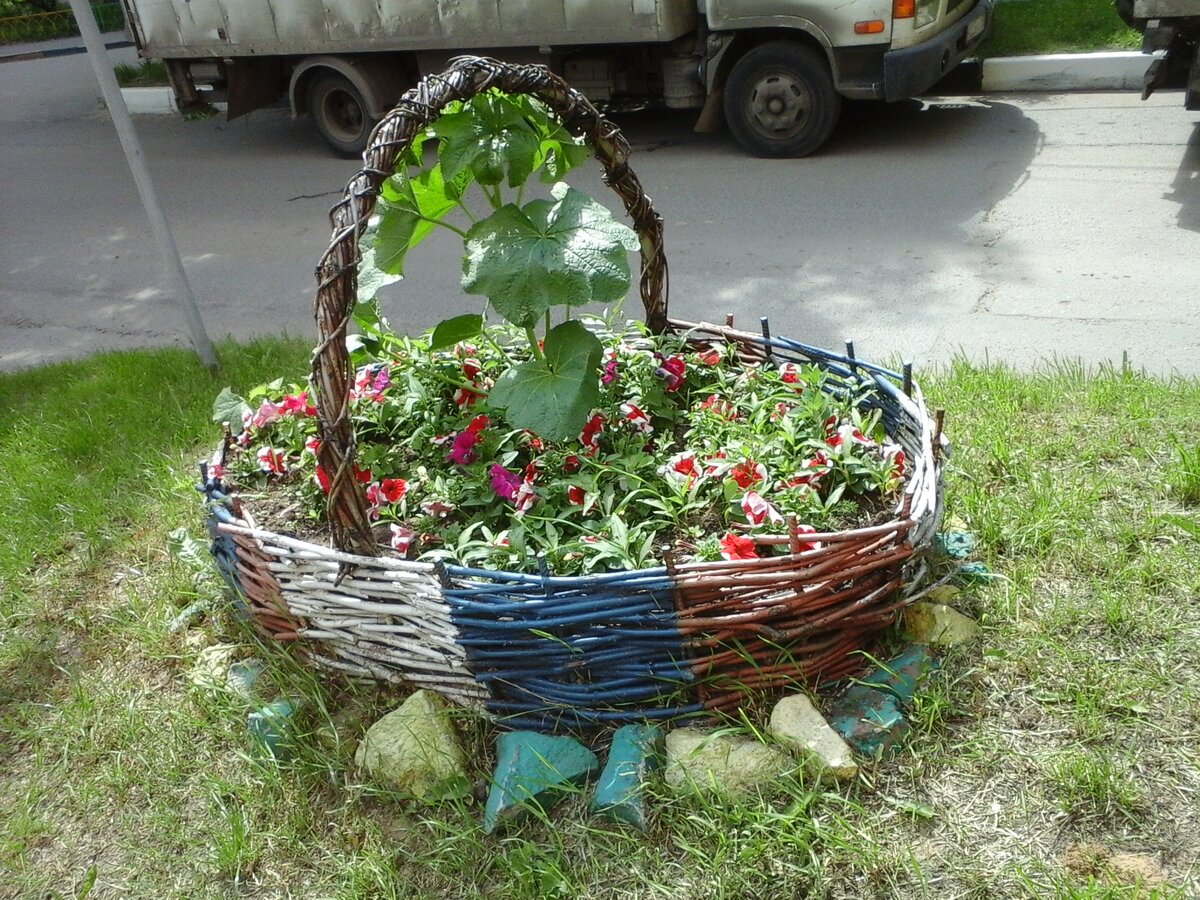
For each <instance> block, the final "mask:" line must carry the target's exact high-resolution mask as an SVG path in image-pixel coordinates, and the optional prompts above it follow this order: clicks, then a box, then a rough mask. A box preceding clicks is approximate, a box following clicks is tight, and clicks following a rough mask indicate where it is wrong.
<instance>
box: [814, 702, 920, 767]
mask: <svg viewBox="0 0 1200 900" xmlns="http://www.w3.org/2000/svg"><path fill="white" fill-rule="evenodd" d="M828 720H829V725H830V727H832V728H833V730H834V731H836V732H837V733H838V734H840V735H841V736H842V740H844V741H845V742H846V743H847V744H849V745H850V746H851V747H852V748H853V749H854V752H856V753H858V754H860V755H862V756H866V757H869V758H871V759H878V758H879V757H880V756H882V755H883V754H884V753H885V752H886V751H887V750H889V749H891V748H892V747H893V746H894V745H895V744H897V743H898V742H899V741H901V740H902V739H903V738H904V737H905V736H906V735H907V734H908V732H909V731H910V730H911V728H912V726H910V725H909V724H908V720H907V719H905V718H904V713H903V712H902V711H901V709H900V702H899V701H898V700H897V699H896V697H895V696H894V695H893V694H885V693H883V692H882V691H877V690H875V689H874V688H870V687H866V686H864V685H861V684H856V685H855V686H854V687H852V688H850V690H848V691H847V692H846V693H845V694H843V695H842V696H841V697H840V698H839V699H838V700H837V701H836V702H835V703H834V704H833V707H832V708H831V709H830V710H829V712H828Z"/></svg>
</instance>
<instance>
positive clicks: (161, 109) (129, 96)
mask: <svg viewBox="0 0 1200 900" xmlns="http://www.w3.org/2000/svg"><path fill="white" fill-rule="evenodd" d="M121 96H122V97H124V98H125V105H126V106H127V107H129V112H130V113H131V114H132V115H135V116H169V115H170V114H171V113H176V112H179V107H178V106H176V105H175V92H174V91H172V90H171V89H170V88H169V87H126V88H121Z"/></svg>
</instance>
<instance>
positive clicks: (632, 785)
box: [592, 724, 662, 831]
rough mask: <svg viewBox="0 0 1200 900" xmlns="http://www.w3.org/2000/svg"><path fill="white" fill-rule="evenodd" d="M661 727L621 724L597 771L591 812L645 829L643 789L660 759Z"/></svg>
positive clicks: (646, 819) (613, 820) (646, 821)
mask: <svg viewBox="0 0 1200 900" xmlns="http://www.w3.org/2000/svg"><path fill="white" fill-rule="evenodd" d="M661 745H662V730H661V729H660V728H659V727H658V726H657V725H651V724H644V725H623V726H621V727H620V728H618V729H617V732H616V734H614V735H613V739H612V746H611V747H609V750H608V761H607V762H606V763H605V764H604V771H603V772H602V773H600V781H599V783H598V784H597V785H596V793H595V794H593V795H592V812H593V813H596V814H597V815H600V816H603V817H604V818H606V819H608V820H610V821H612V822H622V823H624V824H626V825H632V826H633V827H634V828H637V829H639V830H641V831H645V830H646V827H647V824H648V818H647V815H646V798H645V796H644V794H643V791H642V788H643V785H644V784H645V781H646V776H647V775H648V774H649V773H650V772H651V771H653V770H654V769H655V768H657V767H658V765H659V763H660V762H661V753H660V749H661Z"/></svg>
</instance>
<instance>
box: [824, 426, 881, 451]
mask: <svg viewBox="0 0 1200 900" xmlns="http://www.w3.org/2000/svg"><path fill="white" fill-rule="evenodd" d="M825 443H826V444H828V445H829V446H830V448H831V449H833V450H840V449H841V448H842V446H843V445H844V446H847V447H848V446H850V445H851V444H858V445H859V446H860V447H878V446H879V445H878V444H876V443H875V442H874V441H873V440H871V439H870V438H869V437H867V436H865V435H864V434H863V433H862V432H861V431H859V430H858V429H857V428H855V427H854V426H853V425H839V426H838V429H837V433H836V434H834V435H832V436H831V437H829V438H827V439H826V440H825Z"/></svg>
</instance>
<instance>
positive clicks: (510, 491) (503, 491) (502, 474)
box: [488, 463, 521, 500]
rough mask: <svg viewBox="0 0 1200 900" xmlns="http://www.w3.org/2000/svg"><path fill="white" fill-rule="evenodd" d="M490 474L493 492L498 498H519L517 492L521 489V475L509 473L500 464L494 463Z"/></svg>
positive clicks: (489, 471)
mask: <svg viewBox="0 0 1200 900" xmlns="http://www.w3.org/2000/svg"><path fill="white" fill-rule="evenodd" d="M488 474H489V475H490V476H491V477H492V490H493V491H495V492H496V496H497V497H499V498H500V499H501V500H515V499H516V498H517V490H518V489H519V488H520V487H521V476H520V475H518V474H517V473H516V472H510V471H508V469H506V468H504V466H502V465H500V464H499V463H493V464H492V467H491V468H490V469H489V470H488Z"/></svg>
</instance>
